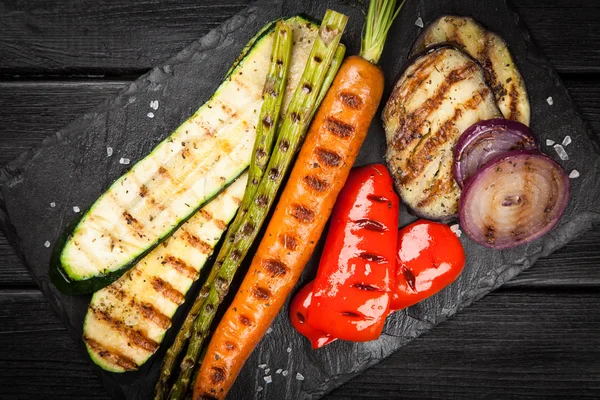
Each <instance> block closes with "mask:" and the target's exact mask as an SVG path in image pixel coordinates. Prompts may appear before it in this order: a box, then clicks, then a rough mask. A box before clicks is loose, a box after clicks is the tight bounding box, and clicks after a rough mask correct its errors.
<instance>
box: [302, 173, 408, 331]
mask: <svg viewBox="0 0 600 400" xmlns="http://www.w3.org/2000/svg"><path fill="white" fill-rule="evenodd" d="M398 203H399V200H398V196H397V195H396V193H395V192H394V189H393V184H392V178H391V176H390V174H389V172H388V170H387V168H386V167H385V166H384V165H381V164H373V165H368V166H365V167H361V168H355V169H353V170H352V171H351V172H350V175H349V176H348V180H347V181H346V184H345V186H344V188H343V189H342V191H341V192H340V194H339V196H338V199H337V202H336V204H335V206H334V209H333V212H332V218H331V225H330V228H329V232H328V235H327V239H326V241H325V248H324V250H323V255H322V256H321V261H320V263H319V270H318V273H317V277H316V279H315V281H314V287H313V295H312V303H311V305H310V307H309V310H308V311H309V312H308V324H309V325H310V326H311V327H313V328H315V329H317V330H320V331H324V332H327V333H328V334H329V335H331V336H333V337H336V338H339V339H343V340H351V341H358V342H362V341H368V340H374V339H377V338H378V337H379V335H380V334H381V330H382V329H383V325H384V323H385V319H386V316H387V315H388V311H389V308H390V302H391V297H392V296H391V291H392V288H393V287H394V275H395V269H396V242H397V237H398Z"/></svg>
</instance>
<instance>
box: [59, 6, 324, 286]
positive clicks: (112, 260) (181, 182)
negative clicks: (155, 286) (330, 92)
mask: <svg viewBox="0 0 600 400" xmlns="http://www.w3.org/2000/svg"><path fill="white" fill-rule="evenodd" d="M286 22H287V23H288V24H289V25H290V26H291V27H292V28H293V30H294V33H293V34H294V42H295V45H294V46H293V49H292V62H291V66H290V72H289V76H288V85H287V86H286V92H285V96H284V105H283V108H284V111H285V109H286V107H287V104H288V103H289V100H290V98H291V92H292V91H293V90H294V89H295V87H296V86H297V84H298V82H299V79H300V76H301V74H302V71H303V69H304V65H305V64H306V60H307V58H308V54H309V53H310V49H311V44H310V43H312V40H314V37H315V36H316V34H317V27H316V25H314V24H313V23H312V22H310V21H309V20H307V19H306V18H304V17H301V16H296V17H292V18H290V19H288V20H286ZM273 26H274V24H270V27H269V28H268V29H263V30H261V31H260V32H259V34H258V35H257V36H255V37H254V38H253V39H252V40H251V41H250V43H249V45H247V46H246V48H245V49H244V51H243V52H242V57H240V58H238V60H236V62H235V63H234V67H233V68H232V69H231V70H230V71H229V72H228V75H227V78H226V79H225V80H224V81H223V83H221V85H220V86H219V87H218V88H217V90H216V92H215V93H214V94H213V96H212V97H211V98H210V99H209V100H208V101H207V102H206V103H205V104H204V105H203V106H202V107H200V109H199V110H198V111H196V113H195V114H194V115H192V116H191V117H190V118H189V119H188V120H187V121H185V122H184V123H183V124H182V125H181V126H180V127H179V128H177V129H176V130H175V132H173V133H172V134H171V135H170V136H169V137H167V138H166V139H165V140H163V141H162V142H161V143H160V144H158V145H157V146H156V148H155V149H154V150H153V151H152V152H151V153H150V154H149V155H148V156H146V157H145V158H143V159H142V160H140V161H139V162H137V163H136V164H135V165H134V166H133V167H132V168H131V169H130V170H129V171H128V172H127V173H125V174H124V175H123V176H121V177H120V178H119V179H117V180H116V181H115V182H114V183H113V184H112V185H111V186H110V187H109V188H108V190H107V191H106V192H105V193H104V194H102V195H101V196H100V198H99V199H98V200H96V202H95V203H94V204H93V205H92V206H91V207H90V208H89V209H88V210H87V211H86V213H85V214H84V215H83V216H82V217H81V220H79V221H76V222H75V223H74V225H75V226H74V228H73V229H68V230H67V233H66V234H65V235H64V236H63V238H62V240H59V241H58V242H57V244H56V247H55V249H54V253H53V257H52V261H51V267H50V268H51V270H50V276H51V278H52V281H53V282H54V284H55V285H56V286H57V288H58V289H59V290H60V291H62V292H64V293H68V294H87V293H92V292H95V291H96V290H98V289H101V288H102V287H105V286H107V285H108V284H110V283H111V282H113V281H115V280H116V279H118V278H119V277H120V276H121V275H122V274H123V273H124V272H125V271H127V270H128V269H129V268H131V267H133V266H134V265H135V264H136V262H137V261H139V260H140V259H142V258H143V257H144V256H145V255H146V254H148V252H149V251H151V250H152V249H153V248H154V247H155V246H156V245H157V244H159V243H160V242H162V241H163V240H165V239H166V238H167V237H169V236H170V235H171V234H172V233H173V232H174V231H175V230H176V229H177V228H178V227H179V226H180V225H181V224H182V223H184V222H185V221H186V220H187V219H188V218H189V217H190V216H191V215H192V214H193V213H194V212H195V211H196V210H198V209H199V208H200V207H202V206H203V205H204V204H206V203H207V202H208V201H210V200H211V199H212V198H213V197H214V196H215V195H217V194H218V193H219V192H221V191H222V190H223V189H224V188H225V187H226V186H227V185H228V184H229V183H230V182H232V181H233V180H235V178H237V177H238V176H239V175H240V174H241V173H242V171H244V170H245V169H246V168H247V167H248V165H249V163H250V157H251V153H252V148H253V145H254V141H255V136H256V122H257V121H256V118H257V116H258V114H259V111H260V109H261V106H262V103H263V100H262V91H263V87H264V83H265V79H266V74H267V70H268V67H269V62H270V56H271V48H272V43H273Z"/></svg>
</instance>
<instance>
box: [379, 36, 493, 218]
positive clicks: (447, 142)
mask: <svg viewBox="0 0 600 400" xmlns="http://www.w3.org/2000/svg"><path fill="white" fill-rule="evenodd" d="M500 116H501V114H500V110H498V107H497V106H496V102H495V101H494V95H493V94H492V90H491V89H490V88H489V87H488V85H487V84H486V83H485V79H484V76H483V71H482V69H481V67H480V66H479V64H477V62H475V61H474V60H473V59H472V58H471V57H469V56H467V55H465V54H464V53H463V52H462V51H460V50H457V49H454V48H449V47H445V48H439V49H436V50H433V51H430V52H429V53H427V54H425V55H423V56H421V57H419V58H417V59H416V60H415V61H414V63H413V64H411V65H410V66H409V67H408V68H407V69H406V70H405V71H404V73H402V74H401V76H400V78H399V79H398V81H397V83H396V85H395V86H394V89H393V90H392V94H391V95H390V98H389V99H388V101H387V103H386V105H385V108H384V110H383V114H382V118H383V124H384V128H385V132H386V142H387V152H386V162H387V165H388V167H389V169H390V172H391V173H392V177H393V178H394V185H395V187H396V189H397V190H398V192H399V193H400V195H401V196H402V200H403V201H404V202H405V203H406V205H407V206H408V207H410V208H411V209H412V210H413V212H414V213H416V214H417V215H419V216H422V217H424V218H428V219H436V220H447V219H450V218H452V217H453V216H455V215H456V213H457V212H458V199H459V196H460V188H459V187H458V184H457V183H456V181H455V180H454V177H453V175H452V162H453V149H454V146H455V144H456V141H457V140H458V138H459V136H460V135H461V134H462V132H463V131H464V130H465V129H467V128H468V127H469V126H471V125H472V124H474V123H475V122H477V121H480V120H483V119H490V118H497V117H500Z"/></svg>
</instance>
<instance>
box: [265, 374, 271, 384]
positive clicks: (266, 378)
mask: <svg viewBox="0 0 600 400" xmlns="http://www.w3.org/2000/svg"><path fill="white" fill-rule="evenodd" d="M263 379H264V380H265V382H267V383H271V382H273V379H272V378H271V375H267V376H265V377H263Z"/></svg>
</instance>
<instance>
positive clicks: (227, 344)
mask: <svg viewBox="0 0 600 400" xmlns="http://www.w3.org/2000/svg"><path fill="white" fill-rule="evenodd" d="M236 347H237V346H236V345H235V343H233V342H229V341H228V342H225V349H226V350H228V351H232V350H235V348H236Z"/></svg>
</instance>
